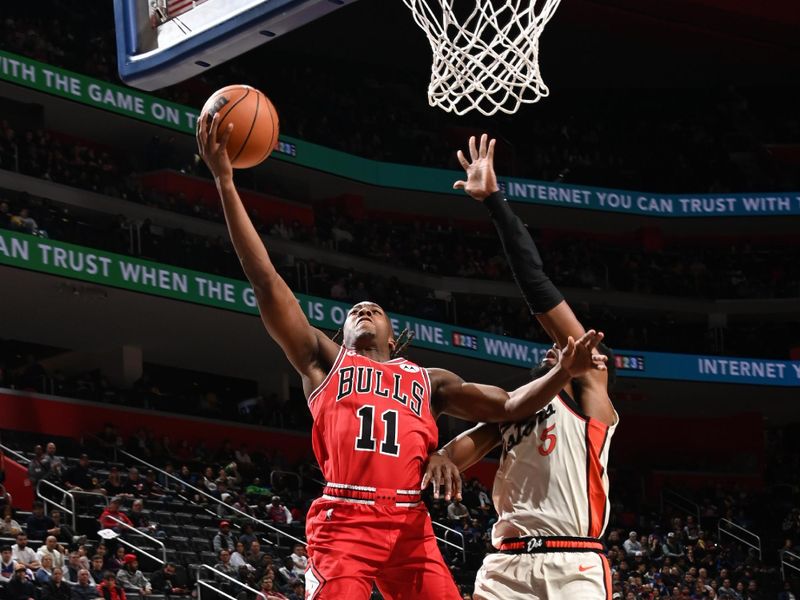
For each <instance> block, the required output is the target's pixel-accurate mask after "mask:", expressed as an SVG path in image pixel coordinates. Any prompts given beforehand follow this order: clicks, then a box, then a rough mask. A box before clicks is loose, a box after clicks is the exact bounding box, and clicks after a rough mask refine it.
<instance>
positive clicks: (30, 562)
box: [11, 533, 39, 571]
mask: <svg viewBox="0 0 800 600" xmlns="http://www.w3.org/2000/svg"><path fill="white" fill-rule="evenodd" d="M11 553H12V555H13V556H14V560H15V561H16V562H18V563H19V564H21V565H22V566H23V567H25V568H26V569H31V570H34V571H35V570H36V569H38V568H39V559H38V557H37V556H36V552H34V551H33V550H32V549H31V548H29V547H28V536H27V535H26V534H24V533H20V534H19V535H18V536H17V543H16V544H14V545H13V546H12V547H11Z"/></svg>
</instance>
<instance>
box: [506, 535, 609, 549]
mask: <svg viewBox="0 0 800 600" xmlns="http://www.w3.org/2000/svg"><path fill="white" fill-rule="evenodd" d="M497 550H498V551H499V552H502V553H503V554H543V553H545V552H605V550H606V547H605V544H603V542H601V541H600V540H598V539H596V538H584V537H569V536H558V535H526V536H523V537H510V538H503V542H502V543H501V544H500V547H499V548H498V549H497Z"/></svg>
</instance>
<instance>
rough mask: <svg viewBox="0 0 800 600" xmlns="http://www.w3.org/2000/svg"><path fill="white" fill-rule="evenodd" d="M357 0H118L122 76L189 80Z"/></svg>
mask: <svg viewBox="0 0 800 600" xmlns="http://www.w3.org/2000/svg"><path fill="white" fill-rule="evenodd" d="M353 2H355V0H114V19H115V26H116V30H117V31H116V33H117V64H118V69H119V75H120V77H121V78H122V80H123V81H124V82H125V83H127V84H128V85H131V86H133V87H137V88H139V89H143V90H156V89H158V88H162V87H166V86H169V85H173V84H175V83H178V82H179V81H183V80H185V79H189V78H190V77H193V76H195V75H198V74H199V73H201V72H202V71H204V70H206V69H209V68H211V67H214V66H217V65H219V64H221V63H223V62H225V61H226V60H229V59H231V58H233V57H234V56H237V55H239V54H242V53H243V52H247V51H248V50H251V49H252V48H255V47H256V46H259V45H261V44H263V43H265V42H268V41H270V40H271V39H274V38H276V37H277V36H280V35H283V34H284V33H287V32H289V31H292V30H293V29H297V28H298V27H301V26H302V25H305V24H306V23H308V22H310V21H313V20H315V19H318V18H320V17H322V16H324V15H326V14H328V13H330V12H332V11H334V10H336V9H338V8H341V7H342V6H345V5H347V4H352V3H353Z"/></svg>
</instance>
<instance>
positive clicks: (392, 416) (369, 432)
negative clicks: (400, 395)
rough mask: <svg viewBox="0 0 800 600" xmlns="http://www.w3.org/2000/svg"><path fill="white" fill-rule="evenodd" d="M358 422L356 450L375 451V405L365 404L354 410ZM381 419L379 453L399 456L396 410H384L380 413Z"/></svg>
mask: <svg viewBox="0 0 800 600" xmlns="http://www.w3.org/2000/svg"><path fill="white" fill-rule="evenodd" d="M356 414H357V415H358V420H359V422H360V426H359V434H358V437H357V438H356V450H361V451H362V452H375V437H374V431H375V407H374V406H372V405H370V404H365V405H364V406H362V407H361V408H359V409H358V411H357V412H356ZM381 421H383V441H382V442H381V448H380V453H381V454H388V455H389V456H399V454H400V444H398V443H397V411H396V410H386V411H384V412H383V414H382V415H381Z"/></svg>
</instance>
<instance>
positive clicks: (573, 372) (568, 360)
mask: <svg viewBox="0 0 800 600" xmlns="http://www.w3.org/2000/svg"><path fill="white" fill-rule="evenodd" d="M603 337H604V336H603V333H602V332H597V331H595V330H594V329H590V330H589V331H587V332H586V333H584V334H583V335H582V336H581V337H580V338H579V339H578V341H575V339H574V338H573V337H572V336H569V339H568V341H567V347H566V348H564V349H563V350H561V351H560V357H559V364H560V365H561V368H562V369H564V371H566V372H567V374H568V375H569V376H570V377H573V378H574V377H580V376H581V375H583V374H584V373H587V372H588V371H592V370H597V371H605V370H606V361H608V357H607V356H606V355H605V354H599V353H595V352H594V350H595V349H596V348H597V344H599V343H600V342H601V341H602V340H603Z"/></svg>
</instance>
